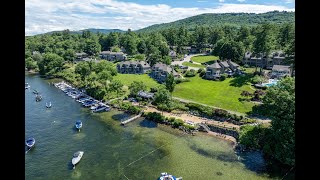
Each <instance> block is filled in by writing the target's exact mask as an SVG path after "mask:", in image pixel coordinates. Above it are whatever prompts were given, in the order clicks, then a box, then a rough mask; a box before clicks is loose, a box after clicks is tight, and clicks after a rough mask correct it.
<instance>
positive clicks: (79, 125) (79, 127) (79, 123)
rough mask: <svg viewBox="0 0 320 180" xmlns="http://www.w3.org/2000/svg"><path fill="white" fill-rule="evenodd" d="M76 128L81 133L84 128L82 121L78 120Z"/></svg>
mask: <svg viewBox="0 0 320 180" xmlns="http://www.w3.org/2000/svg"><path fill="white" fill-rule="evenodd" d="M75 126H76V128H77V129H78V130H79V131H80V129H81V128H82V122H81V121H80V120H77V121H76V125H75Z"/></svg>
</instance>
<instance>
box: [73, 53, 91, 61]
mask: <svg viewBox="0 0 320 180" xmlns="http://www.w3.org/2000/svg"><path fill="white" fill-rule="evenodd" d="M88 56H89V55H88V54H87V53H85V52H77V53H76V61H82V60H83V59H84V58H87V57H88Z"/></svg>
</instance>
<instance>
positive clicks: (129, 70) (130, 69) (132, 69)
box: [117, 61, 151, 74]
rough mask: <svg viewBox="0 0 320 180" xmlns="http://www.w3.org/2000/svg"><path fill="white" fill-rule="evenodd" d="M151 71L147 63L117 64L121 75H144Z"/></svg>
mask: <svg viewBox="0 0 320 180" xmlns="http://www.w3.org/2000/svg"><path fill="white" fill-rule="evenodd" d="M150 69H151V67H150V65H149V64H148V63H147V62H145V61H123V62H120V63H118V64H117V71H118V73H121V74H144V73H146V72H147V71H148V70H150Z"/></svg>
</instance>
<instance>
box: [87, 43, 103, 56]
mask: <svg viewBox="0 0 320 180" xmlns="http://www.w3.org/2000/svg"><path fill="white" fill-rule="evenodd" d="M100 51H101V45H100V44H99V43H98V41H95V40H92V39H87V40H86V41H85V47H84V52H85V53H87V54H89V55H90V56H91V55H96V54H98V53H99V52H100Z"/></svg>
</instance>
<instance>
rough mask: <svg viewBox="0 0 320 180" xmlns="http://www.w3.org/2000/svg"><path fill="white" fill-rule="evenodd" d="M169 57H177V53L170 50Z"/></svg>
mask: <svg viewBox="0 0 320 180" xmlns="http://www.w3.org/2000/svg"><path fill="white" fill-rule="evenodd" d="M169 56H177V53H176V52H175V51H172V50H171V51H170V52H169Z"/></svg>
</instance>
